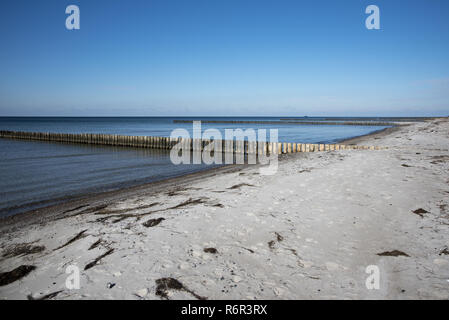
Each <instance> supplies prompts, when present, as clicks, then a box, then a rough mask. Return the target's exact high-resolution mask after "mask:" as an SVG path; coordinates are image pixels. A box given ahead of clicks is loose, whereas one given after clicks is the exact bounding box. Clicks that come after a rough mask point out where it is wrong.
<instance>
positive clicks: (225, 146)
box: [0, 131, 380, 154]
mask: <svg viewBox="0 0 449 320" xmlns="http://www.w3.org/2000/svg"><path fill="white" fill-rule="evenodd" d="M0 137H2V138H13V139H27V140H43V141H57V142H69V143H83V144H99V145H109V146H123V147H136V148H152V149H167V150H170V149H172V148H176V149H181V148H182V149H184V150H192V151H202V150H209V151H215V152H231V151H232V152H233V153H244V154H255V153H258V154H261V153H263V154H272V153H276V154H281V153H296V152H317V151H334V150H351V149H365V150H367V149H369V150H379V149H380V147H378V146H359V145H344V144H310V143H290V142H260V141H259V142H257V141H241V140H237V141H233V140H207V139H188V138H170V137H151V136H124V135H115V134H93V133H51V132H24V131H0Z"/></svg>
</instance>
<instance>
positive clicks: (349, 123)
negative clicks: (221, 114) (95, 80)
mask: <svg viewBox="0 0 449 320" xmlns="http://www.w3.org/2000/svg"><path fill="white" fill-rule="evenodd" d="M194 121H201V123H225V124H279V125H286V124H296V125H303V124H305V125H332V126H382V127H394V126H403V125H405V124H403V123H395V122H378V121H309V120H307V121H302V120H301V121H300V120H298V121H288V120H283V121H273V120H183V119H179V120H177V119H175V120H173V123H193V122H194Z"/></svg>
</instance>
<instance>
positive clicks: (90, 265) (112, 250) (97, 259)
mask: <svg viewBox="0 0 449 320" xmlns="http://www.w3.org/2000/svg"><path fill="white" fill-rule="evenodd" d="M113 252H114V249H109V250H108V251H106V252H105V253H103V254H102V255H101V256H99V257H97V258H96V259H95V260H94V261H92V262H89V263H88V264H86V266H85V267H84V270H88V269H90V268H92V267H93V266H95V265H96V264H97V263H98V262H100V260H101V259H103V258H104V257H106V256H108V255H110V254H111V253H113Z"/></svg>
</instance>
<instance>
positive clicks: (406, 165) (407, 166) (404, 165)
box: [401, 163, 411, 168]
mask: <svg viewBox="0 0 449 320" xmlns="http://www.w3.org/2000/svg"><path fill="white" fill-rule="evenodd" d="M401 166H403V167H405V168H410V167H411V166H409V165H408V164H405V163H403V164H401Z"/></svg>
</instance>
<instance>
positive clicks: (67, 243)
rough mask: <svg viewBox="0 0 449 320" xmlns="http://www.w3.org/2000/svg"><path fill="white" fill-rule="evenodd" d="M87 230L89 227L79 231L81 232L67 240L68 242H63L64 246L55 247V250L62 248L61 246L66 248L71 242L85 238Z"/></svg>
mask: <svg viewBox="0 0 449 320" xmlns="http://www.w3.org/2000/svg"><path fill="white" fill-rule="evenodd" d="M86 231H87V229H85V230H83V231H81V232H79V233H78V234H77V235H76V236H74V237H73V238H72V239H70V240H69V241H67V242H66V243H65V244H63V245H62V246H60V247H57V248H56V249H54V250H53V251H56V250H59V249H61V248H64V247H66V246H68V245H69V244H71V243H73V242H75V241H76V240H79V239H82V238H84V237H85V235H84V233H85V232H86Z"/></svg>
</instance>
